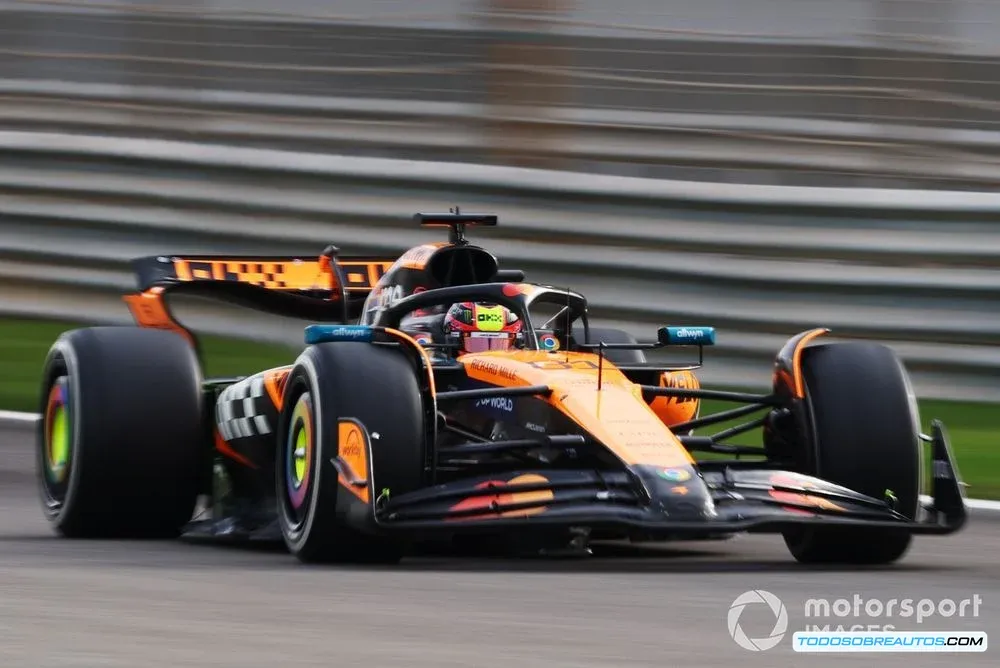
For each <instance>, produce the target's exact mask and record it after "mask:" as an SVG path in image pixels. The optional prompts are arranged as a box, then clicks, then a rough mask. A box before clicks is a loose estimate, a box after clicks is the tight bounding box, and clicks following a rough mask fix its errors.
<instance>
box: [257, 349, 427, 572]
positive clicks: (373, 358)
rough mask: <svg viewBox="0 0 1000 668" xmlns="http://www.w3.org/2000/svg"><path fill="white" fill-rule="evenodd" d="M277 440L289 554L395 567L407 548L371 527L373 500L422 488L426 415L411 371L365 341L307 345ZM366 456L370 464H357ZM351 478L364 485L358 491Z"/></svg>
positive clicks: (394, 354) (401, 359) (392, 353)
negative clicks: (385, 491)
mask: <svg viewBox="0 0 1000 668" xmlns="http://www.w3.org/2000/svg"><path fill="white" fill-rule="evenodd" d="M278 438H279V443H278V447H277V454H276V461H275V464H276V468H275V471H276V475H275V478H276V485H277V490H276V493H277V504H278V523H279V525H280V527H281V532H282V535H283V537H284V539H285V544H286V545H287V546H288V549H289V551H290V552H291V553H292V554H294V555H295V556H296V557H298V558H299V559H300V560H302V561H304V562H333V563H393V562H397V561H399V559H400V558H401V557H402V555H403V550H404V545H403V544H402V543H401V542H399V541H396V540H393V539H390V538H387V537H384V536H380V535H378V532H377V530H375V527H374V526H373V521H372V513H373V507H374V506H373V504H374V498H373V497H374V496H375V495H376V494H378V493H381V491H382V490H389V492H390V493H391V494H394V495H395V494H402V493H406V492H409V491H413V490H415V489H418V488H419V487H420V485H421V482H422V478H423V461H424V460H423V457H424V440H425V431H424V414H423V403H422V398H421V394H420V387H419V385H418V383H417V376H416V371H415V368H414V366H413V364H412V363H411V362H410V361H409V360H408V359H407V358H406V357H405V356H404V355H402V354H401V353H400V352H399V351H397V350H394V349H390V348H380V347H375V346H372V345H370V344H367V343H354V342H335V343H321V344H317V345H313V346H310V347H309V348H307V349H306V350H305V352H303V353H302V355H301V356H300V357H299V359H298V360H297V361H296V363H295V366H294V367H293V368H292V371H291V372H290V373H289V378H288V382H287V384H286V387H285V393H284V401H283V409H282V419H281V421H280V427H279V432H278ZM369 453H370V459H371V461H370V465H369V466H361V465H360V464H359V463H358V462H361V461H365V462H367V460H368V459H369ZM345 462H346V463H348V464H351V463H352V462H353V463H354V466H353V468H351V469H350V470H348V469H346V468H344V464H345ZM361 469H363V470H361ZM354 476H356V478H354V480H355V481H360V480H365V481H366V484H364V485H360V484H352V480H351V478H352V477H354ZM369 478H372V479H371V480H369Z"/></svg>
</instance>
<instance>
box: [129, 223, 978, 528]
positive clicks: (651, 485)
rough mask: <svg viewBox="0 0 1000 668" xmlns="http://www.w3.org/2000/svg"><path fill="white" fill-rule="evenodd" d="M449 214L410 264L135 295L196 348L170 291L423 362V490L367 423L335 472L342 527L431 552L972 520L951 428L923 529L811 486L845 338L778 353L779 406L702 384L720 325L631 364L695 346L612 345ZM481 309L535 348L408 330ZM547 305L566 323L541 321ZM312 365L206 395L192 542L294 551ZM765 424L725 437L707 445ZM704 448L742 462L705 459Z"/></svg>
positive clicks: (153, 283) (150, 286) (258, 274)
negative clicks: (300, 425)
mask: <svg viewBox="0 0 1000 668" xmlns="http://www.w3.org/2000/svg"><path fill="white" fill-rule="evenodd" d="M439 219H440V220H443V221H445V222H444V223H442V224H448V225H450V226H451V227H452V238H451V240H450V241H449V242H447V243H429V244H423V245H421V246H418V247H415V248H413V249H410V250H409V251H407V252H406V253H404V254H403V255H401V256H400V257H398V258H396V259H385V258H370V257H365V258H339V256H338V255H339V254H338V252H337V251H336V249H333V250H331V249H328V250H327V251H326V252H324V254H323V255H321V256H320V258H319V259H318V260H317V259H307V258H195V257H158V258H144V259H141V260H139V261H137V268H138V273H139V276H140V281H139V292H138V293H136V294H134V295H130V296H128V297H127V298H126V300H127V301H128V303H129V306H130V308H131V309H132V312H133V314H134V315H135V318H136V320H137V322H138V323H139V324H140V325H142V326H147V327H158V328H165V329H173V330H175V331H178V332H180V333H182V334H184V335H185V336H187V337H189V338H190V339H191V340H192V341H194V342H195V345H196V338H195V337H194V336H193V335H192V334H191V333H190V332H189V331H187V330H186V328H184V327H183V326H182V325H180V324H179V323H177V321H176V320H175V319H174V318H173V316H172V315H171V314H170V311H169V308H167V306H166V302H165V297H166V296H167V294H168V293H171V292H193V293H196V294H202V295H208V296H215V297H223V298H226V299H228V300H233V301H237V302H239V303H243V304H245V305H247V306H250V307H252V308H258V309H260V310H264V311H271V312H275V313H281V314H283V315H290V316H293V317H299V318H302V319H304V320H308V321H310V322H330V323H339V324H340V325H341V326H340V327H339V329H338V327H331V328H330V329H329V330H323V331H321V332H320V333H319V334H316V336H315V338H314V341H313V343H312V345H325V344H333V345H345V346H349V345H355V346H377V347H379V348H384V349H392V350H395V351H398V354H400V355H402V356H404V357H405V358H406V359H407V360H409V361H410V363H411V366H412V370H413V373H414V374H416V376H417V377H418V379H419V380H420V388H421V390H420V391H421V397H420V399H421V402H422V403H421V405H422V406H423V407H424V411H425V418H426V419H425V421H424V427H423V428H424V430H425V432H426V433H425V434H424V435H423V444H424V445H423V448H424V451H423V452H422V460H423V462H424V468H423V471H422V472H421V475H422V482H423V484H422V485H421V486H420V489H417V490H415V491H407V492H404V493H397V491H396V490H393V489H392V488H391V486H385V485H383V484H381V483H380V472H379V470H378V469H377V468H376V467H375V466H374V463H373V462H374V461H375V460H376V459H377V458H376V457H375V456H374V455H373V452H374V448H378V447H384V445H383V444H380V443H379V442H378V435H377V434H372V433H371V432H370V431H369V429H368V427H367V425H365V424H364V423H363V422H360V421H358V420H357V419H355V417H354V416H352V415H339V416H338V422H337V428H338V429H339V430H340V432H339V433H340V434H341V436H340V437H339V441H338V442H339V445H340V451H339V452H338V455H337V456H336V457H331V458H329V460H328V461H319V462H318V463H317V466H322V467H330V470H331V471H332V472H334V473H335V474H336V477H337V479H338V481H339V488H338V490H337V499H336V504H337V515H338V516H339V518H340V521H341V522H343V523H344V524H346V525H348V526H350V527H351V528H352V529H353V530H356V531H358V532H361V533H365V534H368V535H376V536H395V537H400V538H401V539H405V540H416V541H419V540H421V539H423V538H427V537H432V536H434V537H437V536H440V537H449V536H456V535H463V534H475V533H480V532H487V533H498V532H499V533H512V534H519V533H527V532H536V531H538V532H541V533H543V534H550V535H552V536H557V537H558V536H562V535H564V534H565V533H566V532H577V531H583V532H585V533H586V534H587V535H588V536H590V537H594V538H628V539H632V540H671V539H684V538H705V537H721V536H727V535H731V534H733V533H737V532H742V531H771V532H781V531H783V530H785V529H787V528H789V527H796V526H828V527H833V526H854V527H870V528H876V529H877V528H885V529H899V530H904V531H906V532H909V533H937V534H947V533H951V532H954V531H957V530H958V529H960V528H961V527H962V526H963V525H964V523H965V521H966V517H967V515H966V508H965V504H964V500H963V492H962V487H961V480H960V477H959V474H958V471H957V468H956V465H955V461H954V458H953V456H952V453H951V449H950V446H949V444H948V438H947V434H946V432H945V429H944V427H943V425H941V424H939V423H935V424H934V427H933V430H932V433H931V434H930V435H921V440H922V441H923V442H924V443H925V444H926V445H927V446H928V448H929V450H930V458H929V459H930V461H931V462H932V476H931V479H932V483H931V484H932V488H931V489H930V490H928V491H930V492H931V499H932V500H931V501H930V502H927V503H924V502H921V505H920V507H919V508H918V510H917V513H916V515H915V516H914V515H913V514H911V513H904V512H901V511H900V509H899V508H897V507H896V501H897V500H896V499H895V498H894V496H893V493H892V490H885V494H884V495H883V496H881V497H878V498H876V497H874V496H869V495H866V494H862V493H860V492H858V491H857V490H853V489H849V488H847V487H844V486H841V485H838V484H834V483H833V482H830V481H827V480H824V479H822V478H821V477H817V476H813V475H807V474H806V473H804V472H805V471H809V470H813V469H814V468H815V466H814V463H815V461H816V459H817V454H816V449H817V447H818V446H817V443H816V435H815V433H814V428H813V419H812V417H811V413H810V403H809V401H810V399H809V397H808V392H807V390H806V388H805V386H804V381H803V373H802V369H801V356H802V353H803V350H804V349H805V348H806V347H807V346H808V345H809V344H810V343H811V342H812V341H813V340H815V339H817V338H819V337H822V336H824V335H825V334H826V333H827V330H825V329H814V330H809V331H806V332H802V333H800V334H798V335H796V336H794V337H792V338H790V339H789V341H788V343H787V344H786V345H785V346H784V347H783V348H782V349H781V350H780V351H778V353H777V355H776V358H775V366H774V376H773V379H772V388H771V391H770V392H768V393H765V394H752V393H737V392H726V391H717V390H708V389H702V388H701V387H700V385H699V383H698V381H697V377H696V376H695V374H694V371H695V370H697V369H698V368H699V367H700V366H701V364H702V361H703V345H704V341H702V342H699V341H698V340H697V337H694V334H695V333H697V332H702V333H704V332H705V331H708V329H710V328H693V329H692V330H691V336H692V340H691V341H686V342H685V341H681V343H687V344H688V345H687V347H686V349H688V350H694V349H697V352H698V357H697V359H692V360H690V361H688V362H685V363H680V364H670V365H664V364H659V365H657V364H648V363H634V364H630V363H623V362H620V361H619V362H616V361H613V360H612V359H611V357H613V354H612V353H613V352H614V351H615V350H619V351H620V350H652V349H661V348H673V347H675V346H676V345H677V341H673V340H670V339H671V337H670V335H668V334H665V333H664V332H665V331H666V329H667V328H664V329H661V330H660V332H659V338H658V341H657V342H656V343H649V344H638V343H636V344H616V345H611V344H606V343H605V342H602V341H597V342H593V341H592V340H591V336H590V329H591V328H590V324H589V321H588V306H587V300H586V298H585V297H584V296H583V295H581V294H579V293H577V292H574V291H572V290H568V289H563V288H556V287H552V286H545V285H538V284H534V283H526V282H524V281H523V279H524V277H523V274H522V273H521V272H518V271H511V270H501V269H500V268H499V265H498V263H497V261H496V258H494V257H493V256H492V255H491V254H490V253H488V252H487V251H485V250H483V249H482V248H479V247H476V246H472V245H470V244H468V243H467V242H466V241H465V240H464V237H463V236H462V233H463V232H464V225H465V224H474V223H476V222H482V221H477V219H476V217H464V218H463V217H462V216H457V215H455V216H440V217H439ZM425 222H426V221H425ZM463 301H478V302H489V303H492V304H499V305H501V306H504V307H506V308H508V309H510V310H511V311H512V312H514V313H515V314H517V316H518V317H519V318H521V319H522V320H523V323H524V329H523V331H524V332H525V337H524V341H523V343H524V346H523V347H524V349H522V350H509V351H500V352H489V353H476V354H468V355H461V356H458V357H457V358H456V357H455V356H454V355H449V354H447V346H446V345H444V344H440V345H439V344H437V343H435V342H434V341H431V340H428V341H427V342H425V343H420V342H417V341H416V340H415V339H414V338H413V337H412V336H410V335H408V334H407V333H405V332H404V331H402V329H403V328H402V325H401V323H402V321H403V320H404V318H406V317H407V316H410V315H412V314H414V313H425V312H431V311H433V310H434V309H435V308H438V307H440V306H442V305H447V304H453V303H457V302H463ZM542 306H544V307H549V308H552V309H554V310H555V311H556V313H555V315H553V316H552V317H550V318H548V319H546V320H545V321H544V322H535V319H534V313H535V311H536V310H537V309H538V308H539V307H542ZM349 323H353V324H349ZM712 335H713V336H714V331H713V334H712ZM308 340H309V339H308V338H307V341H308ZM543 342H547V345H548V347H546V346H545V345H543ZM293 368H294V365H289V366H285V367H279V368H275V369H269V370H264V371H261V372H259V373H257V374H254V375H252V376H250V377H247V378H237V379H219V380H213V381H209V382H207V383H206V384H205V388H204V396H205V406H206V409H207V412H208V413H209V415H210V416H211V419H210V420H209V422H210V423H211V424H210V427H208V432H209V434H206V440H207V441H210V442H211V443H212V444H213V445H214V448H213V457H214V458H215V461H214V475H213V476H212V478H213V484H212V485H210V486H207V487H206V490H205V491H206V492H207V493H209V494H210V495H211V497H212V498H213V507H212V512H211V513H210V517H209V519H207V520H199V521H197V522H194V523H192V525H191V526H190V527H189V533H190V534H191V535H210V536H222V535H225V536H242V537H246V536H250V537H253V536H257V537H262V538H280V537H281V533H280V531H279V530H278V529H276V520H275V516H276V510H275V507H276V505H275V504H276V501H275V478H276V475H277V474H276V471H275V468H276V464H275V451H276V444H277V439H279V438H281V437H282V435H281V434H280V429H279V425H280V424H281V421H282V415H283V411H284V410H285V409H286V407H285V406H283V402H284V401H285V394H284V386H285V382H286V379H287V378H288V376H289V373H290V372H291V371H292V369H293ZM366 382H367V384H365V385H363V387H364V388H367V389H363V390H359V391H367V392H377V389H378V382H377V379H376V380H375V381H366ZM359 387H362V386H361V385H359ZM706 398H711V399H719V400H723V401H731V402H734V403H736V404H739V407H737V408H734V409H733V410H730V411H723V412H721V413H717V414H714V415H706V416H702V415H700V414H699V413H698V410H697V408H696V406H697V405H698V404H697V402H700V401H701V400H702V399H706ZM657 402H660V405H659V406H656V404H657ZM682 402H695V403H694V404H693V405H694V406H695V409H694V410H693V411H692V410H690V409H691V407H692V405H691V404H689V405H687V406H686V407H685V410H684V411H674V412H672V409H675V408H677V407H678V406H680V405H681V403H682ZM754 414H758V417H756V418H751V419H749V420H748V421H747V422H744V423H742V424H739V425H736V426H733V427H729V428H728V429H724V430H723V431H721V432H718V433H715V434H712V435H696V434H695V432H696V431H699V430H702V429H704V428H706V427H709V426H711V425H714V424H722V423H727V422H731V421H733V420H735V419H737V418H749V416H752V415H754ZM678 416H679V417H678ZM755 428H761V430H762V435H763V436H762V444H761V445H760V446H737V445H730V444H728V443H726V441H727V440H729V439H730V438H731V437H733V436H736V435H739V434H741V433H745V432H747V431H749V430H751V429H755ZM348 439H351V440H350V442H348ZM348 445H349V446H350V453H348V452H347V451H346V450H345V447H346V446H348ZM702 451H707V452H712V453H714V454H715V455H728V456H729V458H728V459H720V458H718V456H716V457H714V458H703V459H699V458H696V457H695V453H697V452H702ZM859 465H863V462H859Z"/></svg>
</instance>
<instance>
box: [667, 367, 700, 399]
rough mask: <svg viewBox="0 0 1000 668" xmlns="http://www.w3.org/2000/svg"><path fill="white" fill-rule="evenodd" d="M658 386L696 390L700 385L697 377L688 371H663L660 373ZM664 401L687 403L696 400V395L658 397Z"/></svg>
mask: <svg viewBox="0 0 1000 668" xmlns="http://www.w3.org/2000/svg"><path fill="white" fill-rule="evenodd" d="M660 387H669V388H673V389H678V390H697V389H699V388H700V387H701V383H699V382H698V377H697V376H695V375H694V374H693V373H691V372H690V371H664V372H663V373H662V374H660ZM659 398H661V399H665V400H666V403H677V404H687V403H692V402H697V401H698V397H659Z"/></svg>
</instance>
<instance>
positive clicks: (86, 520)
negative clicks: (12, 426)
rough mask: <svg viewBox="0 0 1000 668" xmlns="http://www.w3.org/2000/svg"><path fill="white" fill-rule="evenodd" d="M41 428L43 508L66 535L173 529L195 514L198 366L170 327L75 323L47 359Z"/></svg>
mask: <svg viewBox="0 0 1000 668" xmlns="http://www.w3.org/2000/svg"><path fill="white" fill-rule="evenodd" d="M40 408H41V410H40V412H41V415H42V419H41V420H40V421H39V425H38V430H37V437H36V464H37V476H38V485H39V489H40V491H41V496H42V504H43V507H44V511H45V515H46V517H47V518H48V520H49V521H50V522H51V523H52V524H53V525H54V527H55V528H56V530H57V531H58V532H59V533H60V534H62V535H64V536H67V537H76V538H98V537H121V538H139V537H170V536H176V535H177V534H178V533H179V532H180V531H181V529H182V528H183V527H184V525H185V524H186V523H187V522H188V521H189V520H190V519H191V516H192V513H193V512H194V506H195V502H196V500H197V495H198V481H199V464H200V462H201V453H202V447H203V436H202V408H201V369H200V367H199V364H198V359H197V357H196V355H195V353H194V350H193V349H192V347H191V346H190V345H189V344H188V342H187V341H185V340H184V339H183V338H182V337H181V336H179V335H177V334H174V333H173V332H166V331H161V330H152V329H139V328H135V327H93V328H89V329H77V330H73V331H70V332H67V333H65V334H63V335H62V336H60V337H59V339H57V340H56V342H55V343H54V344H53V345H52V348H51V349H50V350H49V354H48V357H47V359H46V361H45V367H44V372H43V380H42V393H41V406H40Z"/></svg>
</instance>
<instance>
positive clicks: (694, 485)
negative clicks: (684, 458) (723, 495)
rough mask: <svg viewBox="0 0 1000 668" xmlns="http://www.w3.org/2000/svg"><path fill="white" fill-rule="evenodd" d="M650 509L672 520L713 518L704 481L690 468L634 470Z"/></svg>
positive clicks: (649, 467) (712, 507) (713, 509)
mask: <svg viewBox="0 0 1000 668" xmlns="http://www.w3.org/2000/svg"><path fill="white" fill-rule="evenodd" d="M636 473H637V474H638V476H639V479H640V480H641V481H642V484H643V486H645V488H646V491H647V492H648V493H649V496H650V499H651V501H650V505H651V506H652V507H653V508H654V509H655V510H659V511H661V512H662V513H663V514H664V515H666V516H667V517H669V518H671V519H674V520H692V521H704V520H709V519H714V518H715V516H716V511H715V504H714V503H713V502H712V497H711V494H710V493H709V490H708V487H707V486H706V485H705V481H704V479H702V477H701V476H700V475H698V472H697V471H696V470H695V469H694V467H692V466H675V467H662V466H637V467H636Z"/></svg>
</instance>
